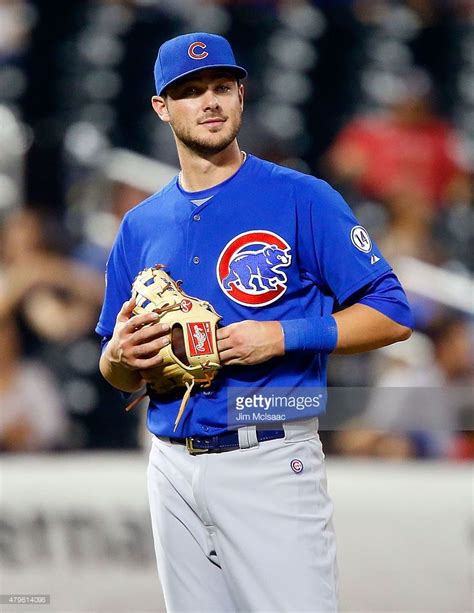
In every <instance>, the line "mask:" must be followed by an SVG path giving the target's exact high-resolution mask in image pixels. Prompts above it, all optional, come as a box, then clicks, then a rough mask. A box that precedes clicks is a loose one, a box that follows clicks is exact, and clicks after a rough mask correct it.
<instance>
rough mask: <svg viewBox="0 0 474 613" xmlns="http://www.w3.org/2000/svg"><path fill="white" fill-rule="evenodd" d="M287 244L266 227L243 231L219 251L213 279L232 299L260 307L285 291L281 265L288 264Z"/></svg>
mask: <svg viewBox="0 0 474 613" xmlns="http://www.w3.org/2000/svg"><path fill="white" fill-rule="evenodd" d="M290 250H291V247H290V245H289V244H288V243H287V242H286V241H285V240H284V239H283V238H282V237H281V236H278V235H277V234H275V233H274V232H270V231H268V230H251V231H250V232H243V233H242V234H239V235H238V236H236V237H235V238H233V239H232V240H230V241H229V242H228V243H227V245H226V246H225V247H224V249H223V250H222V252H221V254H220V256H219V259H218V262H217V269H216V273H217V280H218V282H219V285H220V287H221V289H222V291H223V292H224V293H225V294H226V295H227V296H228V297H229V298H230V299H231V300H233V301H234V302H237V303H238V304H243V305H245V306H249V307H261V306H265V305H267V304H271V303H272V302H275V301H276V300H278V299H279V298H280V297H281V296H282V295H283V294H284V293H285V292H286V290H287V283H288V279H287V276H286V274H285V272H284V271H283V270H281V269H282V268H286V267H288V266H290V264H291V255H290Z"/></svg>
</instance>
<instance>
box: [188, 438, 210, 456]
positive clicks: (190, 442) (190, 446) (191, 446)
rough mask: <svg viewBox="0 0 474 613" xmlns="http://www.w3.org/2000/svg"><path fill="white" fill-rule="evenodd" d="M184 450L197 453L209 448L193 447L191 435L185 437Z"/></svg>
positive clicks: (204, 451)
mask: <svg viewBox="0 0 474 613" xmlns="http://www.w3.org/2000/svg"><path fill="white" fill-rule="evenodd" d="M186 451H187V452H188V453H189V454H191V455H197V454H198V453H207V452H208V451H209V449H195V448H194V445H193V437H192V436H187V437H186Z"/></svg>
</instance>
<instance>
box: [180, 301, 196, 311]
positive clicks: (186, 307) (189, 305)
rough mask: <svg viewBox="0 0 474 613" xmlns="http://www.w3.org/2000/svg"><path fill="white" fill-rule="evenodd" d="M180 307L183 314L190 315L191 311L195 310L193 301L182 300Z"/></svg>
mask: <svg viewBox="0 0 474 613" xmlns="http://www.w3.org/2000/svg"><path fill="white" fill-rule="evenodd" d="M179 306H180V308H181V310H182V311H183V313H189V311H190V310H191V309H192V308H193V303H192V302H191V300H187V299H186V298H185V299H184V300H181V302H180V303H179Z"/></svg>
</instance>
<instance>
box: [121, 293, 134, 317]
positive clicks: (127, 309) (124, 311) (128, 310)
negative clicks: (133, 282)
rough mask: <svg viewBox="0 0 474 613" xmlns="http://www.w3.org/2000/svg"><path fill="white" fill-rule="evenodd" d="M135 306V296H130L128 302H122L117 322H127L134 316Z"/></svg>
mask: <svg viewBox="0 0 474 613" xmlns="http://www.w3.org/2000/svg"><path fill="white" fill-rule="evenodd" d="M134 308H135V298H133V297H132V298H130V299H129V300H127V301H126V302H124V303H123V304H122V308H121V309H120V311H119V313H118V315H117V322H119V321H120V322H125V321H128V320H129V319H130V317H132V316H133V309H134Z"/></svg>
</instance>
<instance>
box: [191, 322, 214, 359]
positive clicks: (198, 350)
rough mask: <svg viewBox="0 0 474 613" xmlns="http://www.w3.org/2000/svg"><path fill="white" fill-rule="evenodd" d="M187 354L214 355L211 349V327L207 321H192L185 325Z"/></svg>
mask: <svg viewBox="0 0 474 613" xmlns="http://www.w3.org/2000/svg"><path fill="white" fill-rule="evenodd" d="M186 330H187V333H188V345H189V353H190V354H191V355H192V356H195V355H208V354H210V353H214V351H213V347H212V337H211V326H210V324H209V322H208V321H193V322H192V323H187V324H186Z"/></svg>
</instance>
